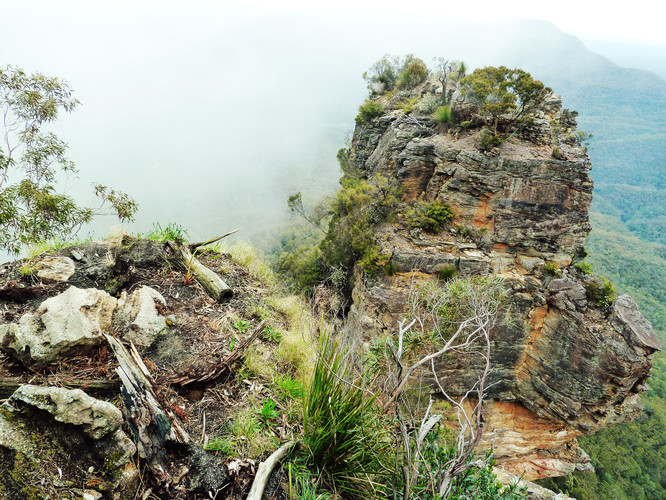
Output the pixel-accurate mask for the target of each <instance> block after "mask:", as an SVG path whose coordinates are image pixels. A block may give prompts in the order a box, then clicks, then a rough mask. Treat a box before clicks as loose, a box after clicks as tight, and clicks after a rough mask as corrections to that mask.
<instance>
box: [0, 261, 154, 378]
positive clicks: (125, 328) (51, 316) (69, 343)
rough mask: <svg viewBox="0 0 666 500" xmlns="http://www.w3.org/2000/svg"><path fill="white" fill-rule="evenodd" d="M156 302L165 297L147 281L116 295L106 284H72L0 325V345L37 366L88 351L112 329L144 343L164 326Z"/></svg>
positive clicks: (136, 341)
mask: <svg viewBox="0 0 666 500" xmlns="http://www.w3.org/2000/svg"><path fill="white" fill-rule="evenodd" d="M72 274H74V273H71V274H70V276H71V275H72ZM156 304H160V305H162V306H164V304H165V300H164V297H162V296H161V295H160V293H159V292H157V291H156V290H153V289H152V288H149V287H147V286H142V287H141V288H139V289H138V290H135V291H133V292H132V293H131V294H129V295H128V294H127V293H126V292H123V294H122V295H121V297H120V299H116V298H115V297H112V296H111V295H109V294H108V293H107V292H105V291H104V290H98V289H96V288H87V289H80V288H77V287H75V286H72V287H70V288H68V289H67V290H65V291H64V292H62V293H61V294H59V295H56V296H54V297H50V298H48V299H46V300H45V301H44V302H42V304H41V305H40V306H39V307H38V308H37V310H36V311H34V312H29V313H26V314H24V315H23V316H21V318H20V319H19V321H18V323H8V324H4V325H0V345H1V346H2V348H3V349H4V350H6V351H8V352H9V353H11V354H12V355H13V356H14V357H15V358H16V359H18V360H19V361H21V362H22V363H23V364H25V365H28V366H34V367H37V368H39V367H43V366H46V365H48V364H50V363H54V362H57V361H58V360H60V359H62V358H63V357H64V356H68V355H71V354H73V353H77V354H81V353H85V352H88V351H90V350H91V349H92V348H94V347H98V346H99V345H100V344H102V343H103V342H104V333H111V332H112V331H114V330H115V331H119V332H122V334H123V337H124V338H125V339H127V340H131V341H132V342H134V344H136V345H138V346H141V347H146V346H149V345H150V344H151V343H152V342H153V341H154V340H155V339H156V338H157V336H158V335H159V334H160V333H162V332H164V330H166V329H167V322H166V318H165V317H164V316H163V315H161V314H159V312H158V310H157V307H156Z"/></svg>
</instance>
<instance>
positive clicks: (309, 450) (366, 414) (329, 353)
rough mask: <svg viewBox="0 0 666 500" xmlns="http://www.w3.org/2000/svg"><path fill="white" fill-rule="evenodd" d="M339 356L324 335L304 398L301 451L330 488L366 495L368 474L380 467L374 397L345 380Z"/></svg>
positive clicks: (345, 371)
mask: <svg viewBox="0 0 666 500" xmlns="http://www.w3.org/2000/svg"><path fill="white" fill-rule="evenodd" d="M351 378H352V377H351V370H350V369H349V367H348V365H347V364H346V363H345V361H344V353H343V352H342V351H341V350H340V349H339V346H338V344H337V343H336V342H335V341H333V340H332V339H331V338H330V336H329V335H328V334H325V335H323V336H322V340H321V342H320V354H319V358H318V359H317V363H316V365H315V369H314V373H313V376H312V379H311V382H310V385H309V387H308V391H307V395H306V396H305V398H304V408H303V449H304V451H305V455H306V458H305V463H306V465H307V466H308V467H309V468H310V469H311V470H313V471H315V472H316V473H317V474H319V475H321V476H322V478H323V480H324V482H325V484H326V485H327V486H328V487H329V488H331V489H332V490H337V491H341V492H348V493H352V494H359V495H360V494H363V493H364V492H365V493H370V491H371V484H370V480H369V479H368V477H369V476H372V475H374V474H376V473H377V472H378V471H379V470H380V469H381V467H380V464H379V462H378V457H377V455H376V454H375V453H374V452H373V446H372V445H373V442H375V441H376V440H377V439H378V438H379V435H378V434H377V433H376V432H373V430H374V429H376V427H375V425H374V423H375V419H376V418H377V415H375V411H374V408H373V405H374V402H375V398H374V397H373V396H368V395H366V394H365V393H364V391H363V390H362V389H361V388H360V387H359V386H358V383H359V381H358V380H355V381H353V382H352V380H350V379H351Z"/></svg>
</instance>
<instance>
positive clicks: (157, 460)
mask: <svg viewBox="0 0 666 500" xmlns="http://www.w3.org/2000/svg"><path fill="white" fill-rule="evenodd" d="M105 337H106V340H107V341H108V342H109V345H110V346H111V349H113V352H114V354H115V355H116V359H117V360H118V363H119V364H120V366H119V367H118V368H116V372H117V373H118V375H119V376H120V379H121V381H122V383H123V387H122V393H123V400H124V402H125V408H124V413H125V418H126V419H127V422H128V423H129V426H130V429H131V430H132V433H133V434H134V438H135V439H136V442H137V450H138V452H139V456H140V457H141V458H143V459H146V460H147V461H148V463H149V464H150V465H151V468H152V469H153V470H155V469H159V468H160V467H161V470H162V471H165V470H167V467H166V465H167V464H166V460H165V447H166V444H167V442H172V443H179V444H184V445H186V444H188V443H190V441H191V440H190V437H189V435H188V433H187V431H186V430H185V429H184V428H183V427H182V425H181V424H180V422H179V421H178V418H177V417H176V416H175V415H174V414H173V412H172V411H170V410H165V409H164V408H163V407H162V405H161V404H160V402H159V399H158V397H157V392H158V391H157V386H156V384H155V382H154V380H153V378H152V376H151V375H150V372H149V371H148V368H146V365H145V364H144V363H143V361H142V360H141V356H140V355H139V353H138V351H137V350H136V348H135V347H134V346H133V345H132V347H131V352H130V351H128V350H127V349H126V348H125V346H123V345H122V344H121V343H120V341H118V339H116V338H114V337H111V336H110V335H105Z"/></svg>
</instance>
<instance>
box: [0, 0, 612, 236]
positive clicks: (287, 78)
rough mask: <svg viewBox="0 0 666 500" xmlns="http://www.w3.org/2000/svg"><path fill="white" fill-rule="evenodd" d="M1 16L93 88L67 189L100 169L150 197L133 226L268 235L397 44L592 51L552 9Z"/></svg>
mask: <svg viewBox="0 0 666 500" xmlns="http://www.w3.org/2000/svg"><path fill="white" fill-rule="evenodd" d="M67 6H69V8H67ZM72 6H75V7H76V8H72ZM8 14H9V15H8ZM3 17H4V18H5V22H4V23H3V30H2V31H1V32H0V62H1V63H2V64H3V65H5V64H12V65H16V66H19V67H21V68H23V69H25V70H26V71H30V72H32V71H40V72H43V73H45V74H47V75H49V76H58V77H61V78H63V79H65V80H67V81H68V82H69V84H70V85H71V86H72V88H73V89H74V90H75V96H76V97H77V98H78V99H79V100H80V101H81V103H82V104H81V106H80V107H79V108H78V109H77V110H76V111H75V112H74V113H72V114H70V115H66V116H62V117H61V119H59V121H58V123H57V124H56V125H55V127H54V131H55V132H56V133H57V134H58V135H59V136H60V137H61V138H63V139H64V140H66V141H67V142H68V143H69V145H70V150H69V152H70V158H71V159H72V160H74V162H75V163H76V164H77V166H78V168H79V170H80V175H79V178H78V179H76V180H74V179H69V180H68V182H67V183H66V189H67V190H68V193H70V194H72V195H73V196H75V197H76V198H77V199H78V200H80V201H82V202H85V203H94V200H92V199H91V198H90V194H89V193H90V192H91V188H90V186H91V184H92V183H93V182H100V183H103V184H106V185H109V186H110V187H113V188H116V189H121V190H124V191H126V192H127V193H129V194H130V195H131V196H133V197H134V198H135V199H136V200H137V202H138V203H139V207H140V208H139V212H138V214H137V217H136V222H135V223H133V224H130V225H128V226H127V230H129V231H130V232H145V231H148V230H149V229H150V228H151V227H152V225H153V224H154V223H156V222H159V223H161V224H162V225H165V224H166V223H168V222H176V223H178V224H180V225H182V226H184V227H185V228H187V230H188V232H189V235H190V237H191V238H192V239H199V238H205V237H209V236H212V235H214V234H219V233H222V232H225V231H227V230H230V229H234V228H236V227H238V228H240V230H241V231H240V233H239V237H241V238H246V239H252V240H255V241H262V240H264V241H265V236H266V235H267V234H270V233H271V232H272V231H274V230H275V229H276V228H279V226H280V224H281V223H282V221H284V220H286V219H287V218H288V212H287V207H286V199H287V196H288V195H289V194H292V193H294V192H296V191H301V192H302V193H303V197H304V199H305V200H306V202H307V201H314V200H316V199H318V198H319V197H322V196H324V195H325V194H326V193H328V192H330V191H332V190H333V189H335V187H336V185H337V180H338V178H339V176H340V172H339V169H338V165H337V162H336V160H335V153H336V151H337V150H338V148H340V147H342V146H344V144H345V141H346V140H347V139H348V138H349V136H350V135H351V133H352V131H353V126H354V117H355V115H356V112H357V109H358V106H359V104H360V103H361V102H362V100H363V99H364V98H365V96H366V93H367V91H366V88H365V82H364V81H363V80H362V78H361V75H362V73H363V72H364V71H365V70H366V69H367V68H368V67H369V66H370V65H371V64H372V63H373V62H374V61H376V60H377V59H379V58H380V57H381V56H382V55H383V54H385V53H391V54H397V55H402V54H407V53H414V54H416V55H417V56H418V57H421V58H422V59H423V60H424V61H425V62H426V63H430V62H431V61H432V58H433V57H435V56H445V57H450V58H452V59H464V60H465V62H466V63H467V64H468V66H470V67H475V66H483V65H487V64H492V65H500V64H506V65H516V66H522V67H525V68H526V69H528V70H530V71H533V72H536V74H537V76H538V75H539V72H543V71H544V70H545V68H550V69H551V71H552V65H553V64H561V58H566V57H570V54H571V53H572V51H573V52H574V53H577V54H578V55H579V56H580V57H583V58H585V57H588V55H587V52H586V50H585V49H584V46H583V45H582V44H581V43H580V42H579V41H578V40H576V39H574V38H573V37H570V36H568V35H564V34H563V33H562V32H561V31H559V30H558V29H557V28H556V27H555V26H554V25H552V24H550V23H547V22H543V21H529V22H528V21H495V22H491V23H486V24H479V23H474V22H471V21H464V20H455V19H448V18H446V17H444V16H431V15H428V14H427V13H424V12H423V11H420V12H415V13H413V14H403V15H396V14H386V15H382V14H381V13H375V14H369V13H367V12H365V13H364V14H363V15H359V16H355V14H354V13H353V12H325V13H324V12H322V13H319V14H317V13H313V12H309V13H304V12H295V11H292V12H282V13H280V12H268V11H267V12H263V13H262V12H260V11H257V10H254V9H251V8H242V7H240V6H229V5H227V4H224V3H222V4H219V5H216V4H214V3H203V2H188V3H184V2H183V3H182V5H178V4H174V3H164V4H162V3H160V4H154V5H153V4H147V3H146V4H144V3H138V4H136V5H135V4H122V3H121V4H115V3H111V2H108V3H101V2H99V3H98V2H85V3H70V2H64V3H61V2H48V3H47V2H43V1H40V2H37V1H32V0H31V1H21V2H20V3H19V2H16V5H13V6H12V7H11V8H9V10H8V12H7V11H6V12H5V16H3ZM9 19H11V21H10V22H7V20H9ZM553 47H556V50H555V49H553ZM612 52H613V50H612V49H611V50H610V52H609V54H607V55H608V56H610V57H611V58H612V56H613V55H612ZM558 61H559V62H558ZM562 77H563V78H565V76H564V75H563V76H562ZM546 83H548V84H550V82H546ZM115 223H116V221H115V220H114V219H113V218H112V217H102V218H100V219H98V220H97V221H96V222H95V223H94V224H93V225H92V226H91V227H89V228H85V229H84V231H83V233H82V234H80V235H79V236H86V233H89V232H92V233H94V234H95V236H105V235H106V233H107V232H108V231H109V229H110V228H111V227H112V226H113V225H115Z"/></svg>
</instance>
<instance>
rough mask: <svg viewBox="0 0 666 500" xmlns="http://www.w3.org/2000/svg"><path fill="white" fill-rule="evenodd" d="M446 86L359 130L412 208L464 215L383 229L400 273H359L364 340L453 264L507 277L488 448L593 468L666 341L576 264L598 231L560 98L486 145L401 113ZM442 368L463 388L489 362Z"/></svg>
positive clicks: (502, 457) (539, 461) (518, 457)
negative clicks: (594, 440) (602, 436)
mask: <svg viewBox="0 0 666 500" xmlns="http://www.w3.org/2000/svg"><path fill="white" fill-rule="evenodd" d="M434 89H435V86H434V85H433V84H432V83H430V82H426V83H424V84H422V85H421V86H419V87H418V88H416V89H415V90H413V91H412V92H411V93H410V94H405V95H403V96H400V95H399V93H398V94H394V95H392V96H389V97H382V98H380V101H381V102H382V104H383V106H384V109H385V111H384V113H383V114H382V115H381V116H380V117H377V118H375V119H373V120H371V121H369V122H367V123H361V124H358V125H357V127H356V130H355V132H354V136H353V140H352V144H351V148H350V149H349V166H350V168H351V169H353V171H354V173H355V174H356V175H360V176H362V177H364V178H367V179H369V180H371V182H372V179H373V178H374V177H375V176H376V175H377V174H380V175H382V176H385V177H388V178H390V179H394V180H395V181H397V183H398V184H399V185H400V187H401V189H402V193H403V200H402V201H403V203H404V204H407V205H409V204H413V202H416V201H424V202H434V201H439V202H441V203H446V204H448V205H449V206H450V208H451V209H452V210H453V212H454V219H453V221H452V223H451V225H450V226H449V227H448V228H447V229H445V230H443V231H441V232H439V233H437V234H428V233H426V232H424V231H422V230H420V229H415V228H413V227H410V225H409V222H408V220H407V219H406V217H405V216H404V215H400V214H399V215H398V220H397V223H395V222H394V223H383V224H381V225H379V226H378V227H377V228H376V237H377V239H378V242H379V245H380V246H381V252H380V253H382V254H384V255H387V256H390V262H392V264H393V268H394V269H395V270H396V271H397V274H396V275H395V276H382V277H381V278H377V279H365V280H362V279H357V282H356V285H355V288H354V292H353V305H352V309H351V314H352V316H354V317H356V318H357V319H358V324H360V325H362V327H363V329H364V336H365V338H370V337H372V336H374V335H377V334H380V333H381V332H383V334H390V333H391V332H395V331H396V325H397V322H398V320H399V318H400V317H401V316H402V315H403V314H404V312H405V304H406V301H407V298H408V296H409V293H410V290H411V289H412V288H413V285H414V283H415V282H418V281H420V280H424V279H433V278H434V277H436V276H437V274H438V273H439V272H440V271H441V270H442V269H444V268H447V267H449V268H450V267H455V269H456V270H457V272H458V273H459V274H460V275H474V274H476V275H485V274H490V273H494V274H497V275H499V276H500V277H502V278H503V280H504V283H505V286H506V287H507V288H508V289H509V290H510V308H509V309H508V312H506V313H505V314H507V315H510V318H509V319H510V321H504V322H502V324H501V325H500V326H498V327H496V328H495V329H494V331H493V334H492V342H493V350H492V352H493V354H492V363H493V371H492V373H491V383H492V386H491V388H490V389H489V390H488V396H489V397H490V401H489V402H488V403H487V405H486V409H485V413H484V418H485V434H484V444H485V446H487V447H490V446H494V449H495V453H496V457H497V459H498V463H499V464H500V467H501V468H503V469H504V470H506V471H507V472H511V473H513V474H516V475H519V476H520V475H524V477H525V478H526V479H535V478H541V477H547V476H558V475H563V474H566V473H569V472H571V471H572V470H574V469H589V468H590V467H591V466H590V464H589V458H588V457H587V455H586V454H585V453H584V452H583V451H582V450H581V449H579V448H578V444H577V442H576V437H577V436H579V435H580V434H582V433H590V432H594V431H596V430H598V429H599V428H601V427H603V426H606V425H609V424H612V423H615V422H622V421H626V420H629V419H632V418H633V417H634V416H635V415H636V414H637V412H638V411H639V409H640V403H639V397H638V395H639V393H640V392H642V391H643V390H644V384H645V380H646V379H647V377H648V374H649V370H650V367H651V364H652V356H653V354H654V352H655V351H656V350H659V349H660V345H659V342H658V341H657V339H656V337H655V334H654V332H653V330H652V327H651V325H650V323H649V322H648V321H646V320H645V318H644V317H643V316H642V314H641V313H640V311H639V310H638V307H637V305H636V303H635V302H634V301H633V300H632V299H631V298H630V297H627V296H621V297H618V298H617V299H615V301H614V303H612V304H607V303H603V299H609V297H601V299H600V298H599V294H598V293H597V294H596V295H595V291H597V292H598V291H599V290H601V288H602V283H601V282H600V281H599V280H597V279H596V278H592V277H590V276H588V275H585V274H584V273H583V272H581V271H580V270H578V269H577V268H576V267H575V266H574V265H573V264H574V260H575V258H576V257H577V256H579V255H580V253H581V249H582V247H583V244H584V242H585V238H586V236H587V234H588V232H589V230H590V224H589V219H588V209H589V206H590V202H591V200H592V188H593V186H592V181H591V180H590V178H589V176H588V172H589V170H590V168H591V165H590V160H589V157H588V155H587V151H586V148H585V147H584V146H582V145H581V144H580V141H579V139H578V136H579V135H578V133H577V131H576V123H575V119H574V115H573V114H572V113H570V112H568V111H566V110H564V111H563V110H562V108H561V101H560V99H559V98H558V97H557V96H555V95H550V96H549V97H548V98H547V99H546V101H545V102H544V103H542V105H541V107H540V108H539V109H537V110H536V111H535V113H534V116H533V119H532V121H531V123H529V124H528V125H526V127H525V128H523V129H522V130H519V131H517V133H515V134H513V136H512V137H509V138H508V139H506V140H505V142H504V143H503V144H502V145H501V147H499V148H493V149H490V150H487V151H483V150H482V149H481V148H480V147H479V137H480V135H481V134H482V133H487V132H488V131H487V130H486V131H483V130H482V131H479V129H478V128H474V127H470V126H469V122H467V123H465V124H464V126H461V125H460V124H458V125H456V124H455V123H453V124H436V123H434V121H433V120H431V119H430V118H429V117H426V116H420V115H418V114H416V112H412V114H411V115H406V114H405V113H404V112H403V110H401V109H399V106H396V102H397V101H399V100H400V98H401V97H402V98H403V99H409V98H414V97H416V98H417V99H420V98H422V97H423V96H425V95H428V94H432V93H433V92H434ZM467 107H468V103H465V102H464V101H463V100H462V99H461V98H460V97H458V98H457V100H456V99H455V98H454V101H453V102H452V103H451V108H452V110H453V112H454V116H455V114H456V112H458V113H460V114H464V112H465V110H466V109H467ZM417 108H418V106H417ZM528 139H529V140H528ZM486 149H487V148H486ZM401 212H402V213H403V214H404V211H401ZM505 319H507V318H505ZM440 368H441V377H442V378H443V380H445V382H446V383H447V384H448V385H447V387H450V388H455V387H461V389H462V386H464V383H462V382H461V381H468V380H470V373H472V374H473V373H474V371H475V370H476V369H477V368H478V367H475V366H469V365H466V364H465V363H464V362H456V361H449V362H447V363H446V364H445V365H442V366H441V367H440ZM472 378H473V377H472Z"/></svg>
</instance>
